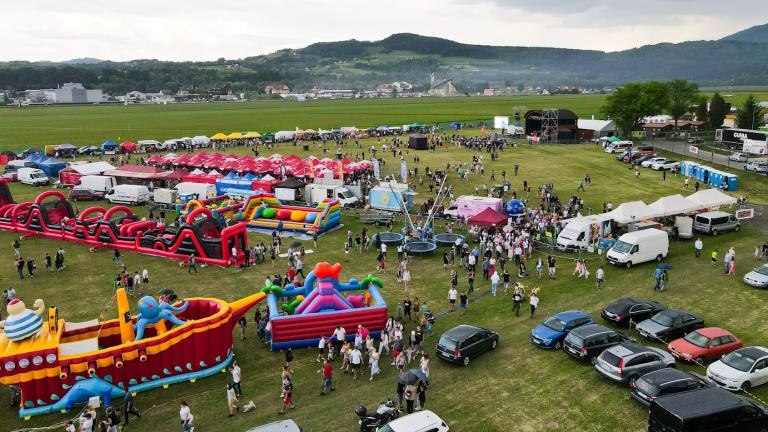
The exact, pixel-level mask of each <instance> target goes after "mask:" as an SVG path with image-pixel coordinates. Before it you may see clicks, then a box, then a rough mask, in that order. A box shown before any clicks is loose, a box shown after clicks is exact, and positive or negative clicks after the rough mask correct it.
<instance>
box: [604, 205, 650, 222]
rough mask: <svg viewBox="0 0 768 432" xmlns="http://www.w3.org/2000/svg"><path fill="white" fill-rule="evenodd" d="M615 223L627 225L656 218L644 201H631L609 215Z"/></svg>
mask: <svg viewBox="0 0 768 432" xmlns="http://www.w3.org/2000/svg"><path fill="white" fill-rule="evenodd" d="M608 214H609V215H610V216H611V218H612V219H613V220H614V222H616V223H619V224H627V223H631V222H640V221H641V220H644V219H651V218H654V217H656V215H655V212H654V210H653V209H652V208H651V207H649V206H648V205H647V204H646V203H644V202H642V201H630V202H626V203H623V204H621V205H619V206H618V207H616V208H615V209H614V210H613V211H611V212H609V213H608Z"/></svg>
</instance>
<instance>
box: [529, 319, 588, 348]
mask: <svg viewBox="0 0 768 432" xmlns="http://www.w3.org/2000/svg"><path fill="white" fill-rule="evenodd" d="M594 323H595V322H594V321H593V320H592V317H591V316H589V315H587V313H586V312H582V311H565V312H560V313H556V314H555V315H553V316H551V317H549V318H547V319H546V320H544V322H543V323H541V324H539V325H537V326H536V327H534V328H533V330H531V342H532V343H533V344H534V345H537V346H539V347H541V348H549V349H560V348H562V347H563V340H564V339H565V336H567V335H568V332H570V331H571V330H573V329H575V328H576V327H581V326H583V325H587V324H594Z"/></svg>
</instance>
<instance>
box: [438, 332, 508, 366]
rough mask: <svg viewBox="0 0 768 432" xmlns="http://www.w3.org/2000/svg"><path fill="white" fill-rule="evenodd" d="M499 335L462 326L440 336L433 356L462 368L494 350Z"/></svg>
mask: <svg viewBox="0 0 768 432" xmlns="http://www.w3.org/2000/svg"><path fill="white" fill-rule="evenodd" d="M498 343H499V334H498V333H496V332H495V331H492V330H488V329H484V328H481V327H475V326H473V325H468V324H462V325H459V326H456V327H454V328H452V329H450V330H448V331H447V332H445V333H443V335H442V336H440V340H439V341H438V342H437V348H436V349H435V354H437V356H438V357H440V358H441V359H443V360H447V361H449V362H451V363H461V364H463V365H464V366H466V365H468V364H469V362H470V361H471V360H472V359H474V358H475V357H477V356H478V355H480V354H482V353H484V352H486V351H488V350H492V349H496V345H497V344H498Z"/></svg>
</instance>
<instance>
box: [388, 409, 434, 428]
mask: <svg viewBox="0 0 768 432" xmlns="http://www.w3.org/2000/svg"><path fill="white" fill-rule="evenodd" d="M440 423H443V420H442V419H441V418H440V417H438V416H437V414H435V413H433V412H432V411H430V410H423V411H418V412H415V413H413V414H408V415H405V416H402V417H400V418H398V419H395V420H392V421H391V422H389V423H387V426H389V427H390V428H392V430H393V431H395V432H401V431H402V432H418V431H421V430H424V429H425V428H427V427H430V426H434V425H436V424H440Z"/></svg>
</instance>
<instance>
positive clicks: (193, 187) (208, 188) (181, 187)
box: [176, 182, 216, 200]
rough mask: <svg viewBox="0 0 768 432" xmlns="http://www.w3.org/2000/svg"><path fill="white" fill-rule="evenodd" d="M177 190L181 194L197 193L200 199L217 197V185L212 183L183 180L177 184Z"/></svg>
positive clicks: (197, 197)
mask: <svg viewBox="0 0 768 432" xmlns="http://www.w3.org/2000/svg"><path fill="white" fill-rule="evenodd" d="M176 191H177V192H178V193H179V196H189V195H196V198H195V199H198V200H204V199H208V198H215V197H216V185H214V184H211V183H193V182H182V183H179V184H177V185H176Z"/></svg>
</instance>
